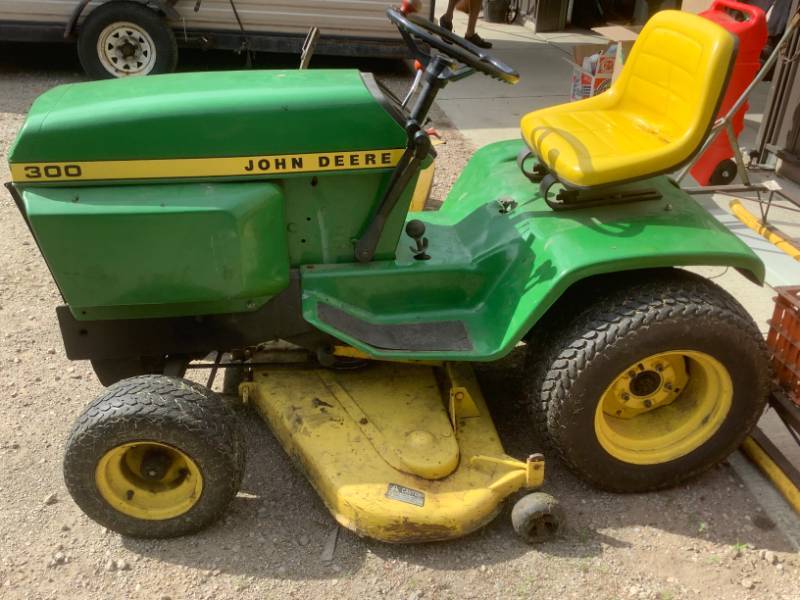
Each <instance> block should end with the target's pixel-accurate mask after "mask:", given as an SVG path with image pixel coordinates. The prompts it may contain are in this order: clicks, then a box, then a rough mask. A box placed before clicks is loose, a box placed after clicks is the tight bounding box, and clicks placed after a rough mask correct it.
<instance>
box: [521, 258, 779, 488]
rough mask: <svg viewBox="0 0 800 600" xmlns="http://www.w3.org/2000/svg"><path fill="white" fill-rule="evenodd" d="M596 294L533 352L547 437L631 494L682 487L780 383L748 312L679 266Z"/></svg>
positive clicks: (536, 406)
mask: <svg viewBox="0 0 800 600" xmlns="http://www.w3.org/2000/svg"><path fill="white" fill-rule="evenodd" d="M587 291H589V290H587ZM591 293H593V294H594V298H593V301H592V302H591V304H588V305H582V304H581V303H580V301H579V302H574V300H575V299H574V298H573V303H572V308H573V310H574V311H575V313H574V314H573V315H572V316H571V318H565V316H564V315H560V319H559V318H557V319H555V322H560V325H559V326H557V327H555V328H553V329H550V330H549V331H548V332H547V336H548V338H549V339H550V341H549V342H548V343H546V344H545V345H544V347H543V349H542V340H540V339H537V340H536V341H535V342H534V343H532V344H531V348H537V346H538V347H539V348H540V350H539V352H536V351H532V352H531V353H529V356H528V364H527V367H528V370H529V372H530V373H532V378H531V380H530V381H529V384H528V386H527V390H526V396H527V398H528V402H529V406H530V408H531V412H532V415H533V419H534V422H535V424H536V425H537V428H538V429H539V433H540V434H541V435H542V437H543V438H544V441H545V442H546V443H549V445H550V446H552V447H553V448H554V449H555V450H556V452H557V453H558V454H559V455H560V457H561V458H562V459H563V460H564V462H565V463H566V464H567V465H568V466H569V467H570V468H571V469H572V470H573V471H574V472H575V473H576V474H578V475H579V476H581V477H582V478H583V479H585V480H587V481H588V482H590V483H592V484H594V485H595V486H597V487H600V488H603V489H606V490H611V491H619V492H643V491H648V490H656V489H661V488H666V487H670V486H673V485H676V484H678V483H680V482H681V481H684V480H686V479H689V478H691V477H694V476H696V475H697V474H699V473H701V472H703V471H705V470H707V469H709V468H711V467H712V466H714V465H716V464H718V463H719V462H720V461H722V460H723V459H724V458H725V457H727V456H728V455H729V454H730V453H731V452H733V451H734V450H735V449H736V448H737V447H738V446H739V444H740V443H741V442H742V440H743V439H744V438H745V436H746V435H747V434H748V433H749V431H750V430H751V429H752V427H753V426H754V425H755V423H756V421H757V420H758V418H759V416H760V415H761V413H762V411H763V408H764V405H765V402H766V398H767V392H768V385H769V367H768V357H767V352H766V348H765V345H764V341H763V338H762V337H761V334H760V333H759V331H758V328H757V327H756V325H755V323H754V322H753V320H752V319H751V318H750V316H749V315H748V314H747V313H746V312H745V310H744V309H743V308H742V307H741V306H740V305H739V304H738V303H737V302H736V300H734V298H733V297H731V296H730V295H729V294H728V293H727V292H725V291H724V290H722V289H721V288H719V287H718V286H716V285H715V284H713V283H711V282H710V281H707V280H705V279H703V278H702V277H699V276H697V275H694V274H692V273H689V272H686V271H681V270H677V269H663V270H653V271H639V272H632V273H630V274H623V275H620V276H617V277H616V278H613V279H612V280H611V282H610V283H609V282H608V281H607V282H606V283H605V285H603V284H598V285H596V286H594V287H593V289H592V290H591ZM587 297H592V296H589V295H587V294H583V295H582V298H587ZM584 303H585V300H584ZM545 318H547V317H545ZM544 333H545V332H544V331H541V330H539V331H537V330H534V332H533V334H532V336H533V337H534V338H537V337H538V335H543V334H544Z"/></svg>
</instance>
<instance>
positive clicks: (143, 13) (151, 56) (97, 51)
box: [78, 1, 178, 79]
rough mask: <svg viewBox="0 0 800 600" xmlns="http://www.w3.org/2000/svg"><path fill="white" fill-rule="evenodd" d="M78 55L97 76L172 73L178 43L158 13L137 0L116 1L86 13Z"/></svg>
mask: <svg viewBox="0 0 800 600" xmlns="http://www.w3.org/2000/svg"><path fill="white" fill-rule="evenodd" d="M78 57H79V58H80V61H81V65H82V66H83V70H84V71H86V74H87V75H89V77H91V78H93V79H112V78H115V77H130V76H136V75H150V74H157V73H171V72H172V71H174V70H175V66H176V65H177V64H178V45H177V43H176V41H175V34H174V33H173V32H172V30H171V29H170V28H169V26H168V25H167V23H166V22H165V21H164V19H163V18H162V17H161V16H160V15H159V14H158V13H156V12H155V11H153V10H151V9H149V8H147V7H146V6H144V5H142V4H139V3H137V2H124V1H112V2H107V3H105V4H103V5H101V6H99V7H98V8H96V9H94V10H93V11H92V12H91V13H89V16H88V17H86V20H85V21H84V23H83V25H82V26H81V28H80V32H79V36H78Z"/></svg>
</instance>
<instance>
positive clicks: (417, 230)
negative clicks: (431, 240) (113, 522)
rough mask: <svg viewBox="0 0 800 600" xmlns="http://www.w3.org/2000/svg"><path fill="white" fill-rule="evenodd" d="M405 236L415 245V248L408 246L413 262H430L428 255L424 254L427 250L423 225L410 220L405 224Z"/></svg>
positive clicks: (426, 239)
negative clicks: (412, 254)
mask: <svg viewBox="0 0 800 600" xmlns="http://www.w3.org/2000/svg"><path fill="white" fill-rule="evenodd" d="M406 235H407V236H408V237H410V238H411V239H412V240H414V241H415V242H416V243H417V247H416V248H414V246H409V249H410V250H411V252H413V253H414V260H430V258H431V257H430V255H429V254H428V253H427V252H426V250H427V249H428V238H426V237H423V236H424V235H425V223H423V222H422V221H420V220H419V219H412V220H411V221H409V222H408V223H406Z"/></svg>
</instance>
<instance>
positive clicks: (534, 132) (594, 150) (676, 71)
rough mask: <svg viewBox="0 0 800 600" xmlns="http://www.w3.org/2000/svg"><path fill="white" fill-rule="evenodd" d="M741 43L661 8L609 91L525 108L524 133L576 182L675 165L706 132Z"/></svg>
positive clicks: (616, 179) (598, 182)
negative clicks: (547, 105) (578, 99)
mask: <svg viewBox="0 0 800 600" xmlns="http://www.w3.org/2000/svg"><path fill="white" fill-rule="evenodd" d="M736 45H737V39H736V37H735V36H733V35H732V34H730V33H729V32H727V31H726V30H725V29H723V28H722V27H720V26H719V25H717V24H716V23H713V22H711V21H709V20H708V19H704V18H703V17H699V16H697V15H693V14H691V13H685V12H681V11H675V10H665V11H661V12H659V13H656V14H655V15H654V16H653V17H652V18H651V19H650V20H649V21H648V22H647V24H646V25H645V26H644V28H643V29H642V31H641V33H640V34H639V37H638V38H637V40H636V43H635V44H634V45H633V48H632V49H631V52H630V55H629V56H628V57H627V59H626V61H625V64H624V67H623V69H622V72H621V73H620V76H619V78H618V79H617V80H616V81H615V82H614V83H613V85H612V86H611V87H610V88H609V89H608V91H606V92H605V93H602V94H599V95H597V96H594V97H592V98H587V99H586V100H580V101H577V102H572V103H568V104H560V105H558V106H552V107H550V108H544V109H542V110H537V111H534V112H532V113H528V114H527V115H525V116H524V117H523V118H522V122H521V128H522V136H523V138H524V139H525V142H526V143H527V144H528V146H529V147H530V149H531V150H532V151H533V152H534V153H535V154H536V155H537V156H538V158H539V160H540V161H541V163H543V164H544V166H545V167H546V168H547V169H548V170H549V171H550V172H551V173H553V174H555V176H556V177H557V178H558V180H559V181H560V182H562V183H563V184H565V185H567V186H570V187H574V188H590V187H595V186H602V185H607V184H612V183H622V182H625V181H631V180H634V179H641V178H644V177H650V176H653V175H658V174H660V173H666V172H669V171H672V170H674V169H676V168H677V167H678V166H680V165H681V164H683V163H685V162H686V161H687V160H689V159H690V158H691V157H692V155H693V154H694V153H695V152H697V151H698V150H699V148H700V146H701V144H702V142H703V139H704V138H705V136H706V135H707V133H708V131H709V128H710V127H711V125H712V123H713V120H714V117H715V115H716V114H717V110H718V108H719V104H720V101H721V99H722V96H723V94H724V92H725V87H726V84H727V79H728V73H729V71H730V67H731V65H732V64H733V59H734V57H735V55H736Z"/></svg>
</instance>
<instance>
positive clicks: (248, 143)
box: [9, 69, 406, 163]
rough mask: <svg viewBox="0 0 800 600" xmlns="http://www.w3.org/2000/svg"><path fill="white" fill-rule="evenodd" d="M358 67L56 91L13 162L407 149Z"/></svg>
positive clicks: (35, 110)
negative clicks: (365, 83)
mask: <svg viewBox="0 0 800 600" xmlns="http://www.w3.org/2000/svg"><path fill="white" fill-rule="evenodd" d="M405 145H406V136H405V132H404V130H403V128H402V126H401V125H400V124H398V123H397V122H396V121H395V120H394V119H392V117H391V116H390V115H389V114H388V113H387V112H386V110H384V108H383V107H382V106H381V105H380V104H379V103H378V102H377V101H376V100H375V98H373V96H372V94H371V93H370V92H369V90H368V89H367V87H366V86H365V85H364V81H363V80H362V78H361V75H360V74H359V72H358V71H356V70H344V69H336V70H322V69H313V70H305V71H277V70H276V71H224V72H222V71H221V72H214V73H181V74H174V75H156V76H151V77H129V78H125V79H119V80H108V81H93V82H88V83H76V84H69V85H64V86H59V87H56V88H54V89H52V90H50V91H48V92H46V93H45V94H43V95H42V96H40V97H39V98H38V99H37V100H36V102H35V103H34V104H33V106H32V107H31V110H30V113H29V114H28V118H27V120H26V122H25V125H24V126H23V128H22V130H21V131H20V133H19V135H18V137H17V141H16V143H15V145H14V146H13V147H12V149H11V151H10V154H9V162H11V163H20V162H21V163H24V162H62V161H92V160H135V159H140V160H141V159H167V158H208V157H224V156H243V155H270V154H288V153H306V152H329V151H336V150H348V151H351V150H352V151H354V150H371V149H379V148H402V147H404V146H405Z"/></svg>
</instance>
